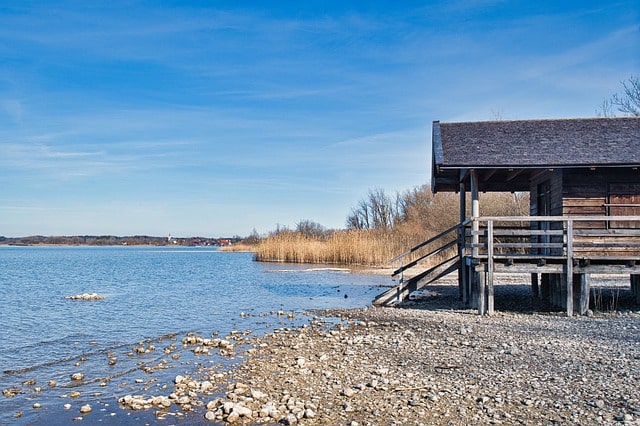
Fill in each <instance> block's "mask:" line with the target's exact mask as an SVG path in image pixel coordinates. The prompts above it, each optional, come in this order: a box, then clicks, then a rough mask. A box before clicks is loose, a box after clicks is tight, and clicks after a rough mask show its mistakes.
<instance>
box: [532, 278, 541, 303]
mask: <svg viewBox="0 0 640 426" xmlns="http://www.w3.org/2000/svg"><path fill="white" fill-rule="evenodd" d="M531 293H532V294H533V298H534V299H538V298H539V297H540V286H539V284H538V274H537V273H535V272H534V273H532V274H531Z"/></svg>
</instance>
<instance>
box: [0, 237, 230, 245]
mask: <svg viewBox="0 0 640 426" xmlns="http://www.w3.org/2000/svg"><path fill="white" fill-rule="evenodd" d="M240 240H241V238H239V237H228V238H209V237H186V238H179V237H171V236H169V237H154V236H148V235H133V236H123V237H120V236H115V235H72V236H43V235H31V236H26V237H3V236H0V246H20V247H27V246H167V247H172V246H188V247H195V246H204V247H211V246H214V247H224V246H229V245H232V244H236V243H237V242H239V241H240Z"/></svg>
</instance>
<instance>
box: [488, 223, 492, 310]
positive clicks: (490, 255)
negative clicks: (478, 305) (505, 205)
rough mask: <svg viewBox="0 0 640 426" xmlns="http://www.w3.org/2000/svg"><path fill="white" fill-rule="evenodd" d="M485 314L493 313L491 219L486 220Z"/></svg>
mask: <svg viewBox="0 0 640 426" xmlns="http://www.w3.org/2000/svg"><path fill="white" fill-rule="evenodd" d="M487 314H489V315H492V314H493V220H489V221H487Z"/></svg>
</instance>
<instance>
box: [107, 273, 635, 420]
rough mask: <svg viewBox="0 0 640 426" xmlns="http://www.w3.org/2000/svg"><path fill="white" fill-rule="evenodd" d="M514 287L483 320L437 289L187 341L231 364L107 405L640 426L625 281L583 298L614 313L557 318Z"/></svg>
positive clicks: (235, 415)
mask: <svg viewBox="0 0 640 426" xmlns="http://www.w3.org/2000/svg"><path fill="white" fill-rule="evenodd" d="M516 282H518V278H517V277H516V278H514V279H512V280H511V281H510V280H506V282H503V283H502V284H500V285H499V286H497V287H496V309H497V312H496V314H495V315H493V316H491V317H488V316H484V317H480V316H478V315H477V314H476V312H475V311H473V310H470V309H465V308H464V307H463V306H462V305H461V302H460V301H459V300H458V299H457V286H456V285H455V283H453V282H448V283H447V282H444V283H442V285H437V286H431V287H429V291H427V292H425V293H424V294H423V297H422V298H421V299H420V300H416V301H411V302H408V303H406V304H404V305H402V306H400V307H395V308H373V307H371V308H366V309H356V310H347V311H342V310H332V311H323V312H315V313H313V314H312V315H314V316H310V317H309V318H310V320H309V322H308V325H306V326H303V327H299V328H279V329H276V330H274V332H273V333H270V334H267V335H265V336H263V337H260V338H253V337H250V335H249V334H246V336H245V335H243V334H242V333H237V334H235V335H233V336H229V339H230V341H226V340H223V341H222V342H220V339H215V340H214V341H212V340H210V339H202V338H197V337H196V336H192V337H190V338H188V339H191V340H190V341H185V340H183V343H185V345H188V347H190V348H200V349H197V350H203V349H202V348H204V350H208V349H206V348H207V347H211V348H212V350H220V351H226V352H228V351H235V350H236V349H235V348H236V347H237V349H238V353H239V356H240V359H242V360H243V362H241V363H240V364H239V365H237V364H234V365H233V366H230V367H228V368H220V367H218V368H214V369H210V370H207V369H204V370H202V371H197V372H194V377H197V379H194V378H192V377H182V376H178V377H176V380H175V383H174V384H173V388H168V390H169V391H171V390H173V392H171V395H169V396H164V397H154V398H147V399H146V400H144V399H141V398H137V397H135V396H128V397H125V398H122V399H121V401H120V403H121V405H123V406H124V407H125V408H133V409H149V408H154V409H156V410H157V411H156V412H155V415H156V416H157V417H158V418H159V419H164V418H167V416H168V415H174V416H175V415H182V414H180V410H182V412H185V413H189V415H190V417H189V418H190V419H191V420H190V421H191V422H194V421H195V422H197V420H196V419H198V418H199V419H200V421H201V422H202V423H208V422H209V423H212V424H224V423H238V424H289V425H292V424H298V425H352V426H355V425H393V424H416V425H418V424H423V425H467V424H508V425H511V424H525V425H549V424H563V425H564V424H576V425H578V424H579V425H603V424H604V425H606V424H640V392H639V390H640V311H639V310H638V309H639V308H638V307H637V306H635V305H634V304H633V303H632V299H631V297H630V291H629V289H628V285H625V286H622V285H616V284H612V282H608V281H606V280H604V281H602V283H603V287H601V288H600V289H599V290H598V289H596V291H597V292H599V294H600V299H601V304H602V306H605V307H606V306H609V307H615V308H616V310H615V311H613V312H607V313H602V312H599V311H598V310H597V309H596V310H595V313H592V314H591V315H590V316H589V317H577V316H574V317H567V316H566V315H565V314H564V313H562V312H549V311H548V310H547V309H546V307H544V306H541V305H540V304H539V303H538V302H536V301H534V300H533V299H532V298H531V296H530V294H529V288H528V286H526V285H522V284H519V285H518V284H516ZM520 282H522V281H520ZM622 284H623V285H624V284H625V281H624V280H623V281H622ZM594 309H595V306H594ZM329 317H337V318H339V319H338V320H337V321H334V322H332V323H329V322H327V321H326V320H327V319H328V318H329ZM219 348H223V349H219ZM241 348H242V349H241ZM240 353H241V355H240ZM176 407H178V411H176ZM172 413H173V414H172ZM194 416H195V417H194Z"/></svg>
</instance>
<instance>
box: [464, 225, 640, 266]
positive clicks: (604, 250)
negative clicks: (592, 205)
mask: <svg viewBox="0 0 640 426" xmlns="http://www.w3.org/2000/svg"><path fill="white" fill-rule="evenodd" d="M474 224H475V226H474ZM463 251H464V256H469V257H472V258H474V259H478V260H480V261H482V260H486V261H487V262H492V261H496V260H509V259H511V260H517V259H521V260H526V259H546V260H547V261H552V262H553V261H555V260H558V261H566V260H567V259H584V260H607V259H617V260H621V261H624V260H636V259H637V260H640V216H575V217H573V216H572V217H569V216H504V217H500V216H495V217H477V218H471V219H469V221H468V224H467V225H466V227H465V242H464V244H463Z"/></svg>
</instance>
